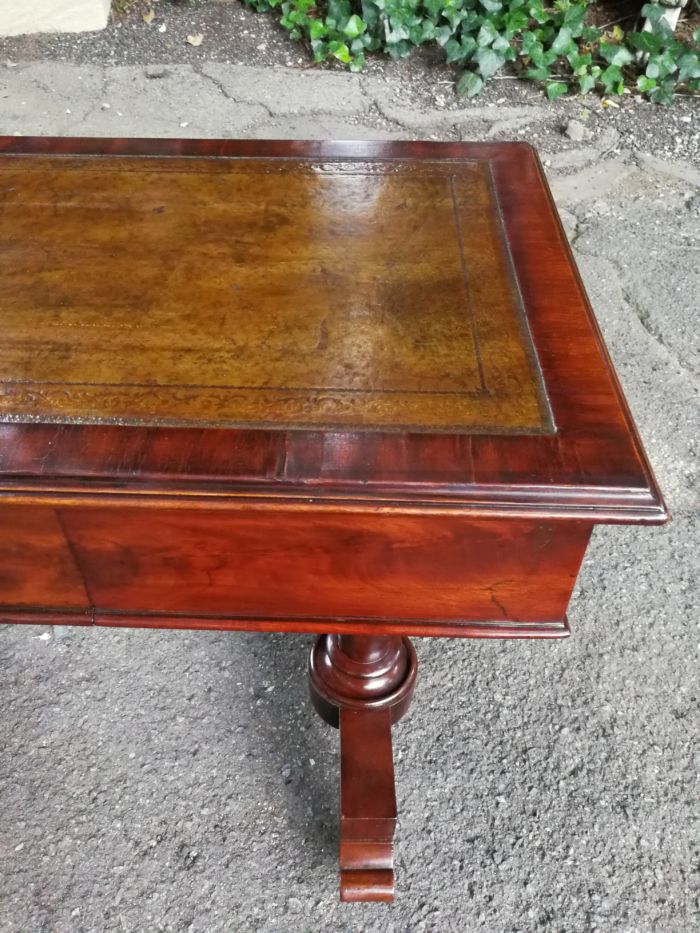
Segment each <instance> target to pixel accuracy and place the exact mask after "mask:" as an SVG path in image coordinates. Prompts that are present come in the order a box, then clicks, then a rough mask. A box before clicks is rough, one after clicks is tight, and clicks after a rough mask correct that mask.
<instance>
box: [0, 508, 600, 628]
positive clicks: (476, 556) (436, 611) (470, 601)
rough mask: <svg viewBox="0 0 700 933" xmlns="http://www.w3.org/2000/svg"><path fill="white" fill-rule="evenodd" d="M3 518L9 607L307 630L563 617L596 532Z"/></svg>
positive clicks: (572, 527) (348, 521) (379, 517)
mask: <svg viewBox="0 0 700 933" xmlns="http://www.w3.org/2000/svg"><path fill="white" fill-rule="evenodd" d="M0 515H2V517H3V522H2V525H3V529H4V539H5V540H6V542H7V541H9V542H11V543H10V545H9V546H8V545H7V543H6V548H5V552H4V555H5V557H6V563H5V576H4V577H3V584H2V586H1V587H0V604H2V605H4V606H10V605H14V606H16V605H28V604H30V605H34V606H37V607H42V606H47V607H57V606H59V605H64V606H65V607H66V608H71V607H76V606H84V605H86V604H87V605H89V606H90V607H91V608H92V609H93V610H94V611H95V612H96V613H97V614H98V615H101V614H105V613H107V614H109V613H116V614H120V613H121V614H125V615H127V616H138V615H144V616H146V615H158V614H166V615H168V614H169V615H173V616H190V617H194V616H197V617H212V618H217V619H221V620H225V619H231V620H234V619H238V620H249V621H250V622H251V626H250V627H255V624H254V623H255V620H256V619H259V620H263V619H264V620H275V619H279V620H288V621H291V622H292V623H293V621H294V620H299V622H300V623H302V622H307V623H308V622H313V620H317V621H318V623H319V624H318V625H308V624H306V625H302V624H300V625H299V628H300V629H301V628H304V629H305V630H315V629H322V628H323V625H322V621H323V620H326V619H364V620H376V621H378V622H381V621H389V620H396V621H406V622H421V621H425V622H426V623H429V622H431V621H432V622H434V623H439V622H441V621H444V622H451V621H464V620H470V621H496V622H499V621H506V620H508V621H514V622H533V623H540V622H555V621H557V622H561V621H562V620H563V619H564V616H565V612H566V607H567V604H568V601H569V597H570V595H571V591H572V589H573V586H574V583H575V580H576V575H577V573H578V569H579V566H580V563H581V560H582V558H583V554H584V551H585V547H586V544H587V542H588V538H589V535H590V525H588V524H585V523H576V522H551V523H542V522H533V521H522V520H517V521H508V520H504V519H492V520H479V521H475V520H469V519H467V518H462V517H459V516H450V515H405V514H404V515H395V514H387V513H378V512H375V513H367V512H365V513H359V512H347V511H340V510H339V511H337V512H333V511H321V510H316V511H314V510H311V511H294V510H280V511H270V510H259V509H255V508H249V507H240V508H238V509H235V510H226V511H213V510H212V511H197V510H186V509H173V510H154V509H146V508H134V507H131V508H116V507H103V508H86V507H65V508H62V509H60V510H58V511H57V512H53V511H52V510H48V509H46V510H44V509H39V508H37V509H31V508H6V509H5V510H4V511H3V512H2V513H0ZM64 535H65V537H64ZM98 621H105V620H104V619H103V618H99V619H98ZM107 621H109V620H107ZM114 621H117V620H114ZM148 624H157V620H156V621H155V622H151V623H148ZM222 627H225V626H223V625H222ZM231 627H234V626H231ZM235 627H245V626H235ZM268 627H273V626H268ZM280 627H282V626H280ZM286 627H290V626H289V625H287V626H286ZM292 627H293V625H292Z"/></svg>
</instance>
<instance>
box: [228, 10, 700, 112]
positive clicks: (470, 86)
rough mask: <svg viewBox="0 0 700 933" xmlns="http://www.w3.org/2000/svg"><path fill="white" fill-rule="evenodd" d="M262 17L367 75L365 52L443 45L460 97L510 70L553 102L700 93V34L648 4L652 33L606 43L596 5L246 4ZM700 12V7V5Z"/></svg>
mask: <svg viewBox="0 0 700 933" xmlns="http://www.w3.org/2000/svg"><path fill="white" fill-rule="evenodd" d="M244 2H245V3H247V4H248V5H249V6H251V7H253V8H254V9H255V10H258V11H259V12H264V11H267V10H270V9H273V10H276V11H277V12H278V14H279V16H280V22H281V23H282V25H283V26H284V27H285V29H287V30H289V33H290V35H291V37H292V38H293V39H302V40H305V41H306V42H308V44H309V45H310V47H311V52H312V54H313V57H314V60H315V61H317V62H322V61H326V60H332V59H335V60H337V61H339V62H342V63H343V64H345V65H347V66H348V67H349V68H350V69H351V70H352V71H361V70H362V68H363V67H364V64H365V56H366V54H367V53H368V52H384V53H386V54H387V55H390V56H391V57H392V58H395V59H398V58H403V57H404V56H406V55H408V54H409V53H410V52H411V50H412V49H414V48H415V47H416V46H420V45H424V44H426V43H431V42H436V43H437V44H438V45H439V46H440V47H441V48H442V49H443V50H444V53H445V57H446V59H447V61H448V62H449V63H450V64H453V65H455V66H457V67H458V68H460V69H461V70H462V74H461V77H460V78H459V79H458V81H457V92H458V93H459V94H461V95H463V96H465V97H474V96H475V95H476V94H478V93H479V92H480V91H481V89H482V87H483V86H484V84H485V82H486V81H488V80H489V78H492V77H493V76H494V75H495V74H496V73H497V72H498V71H500V69H501V68H502V67H503V65H504V64H505V63H506V62H515V64H516V68H517V70H518V72H519V73H521V74H524V75H525V76H526V77H528V78H530V79H531V80H533V81H538V82H541V83H543V85H544V88H545V92H546V94H547V96H548V97H549V99H550V100H556V98H557V97H560V96H561V95H562V94H566V93H567V92H568V91H569V90H573V91H576V92H578V93H580V94H588V93H589V92H590V91H593V90H599V91H601V92H602V93H603V94H605V95H608V96H611V95H619V94H622V93H623V92H624V90H625V87H629V86H632V87H634V88H636V89H637V91H638V92H640V93H642V94H644V95H646V96H647V97H648V98H649V99H650V100H652V101H654V102H655V103H659V104H669V103H671V101H672V100H673V96H674V94H675V92H676V90H677V89H678V88H679V87H681V88H683V89H684V90H686V91H689V92H691V93H696V92H698V91H699V90H700V30H696V32H695V34H694V36H693V41H691V42H689V43H684V42H680V41H678V40H677V39H676V38H675V36H674V34H673V32H672V31H671V30H670V29H669V27H668V25H667V24H666V21H665V20H664V19H663V18H662V17H663V11H664V8H663V7H662V6H659V5H657V4H654V3H648V4H646V6H644V7H643V8H642V14H643V15H644V16H646V17H647V18H648V19H649V21H650V23H651V26H652V28H651V31H646V32H628V33H625V32H623V31H622V29H620V28H619V27H615V29H613V31H612V33H605V34H603V33H602V32H601V30H600V29H597V28H596V27H595V26H592V25H589V24H588V22H587V13H588V7H589V0H553V3H552V5H551V6H549V5H547V6H546V5H545V0H244ZM696 3H699V4H700V0H696Z"/></svg>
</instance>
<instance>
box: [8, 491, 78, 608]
mask: <svg viewBox="0 0 700 933" xmlns="http://www.w3.org/2000/svg"><path fill="white" fill-rule="evenodd" d="M0 604H1V605H5V606H13V607H15V608H20V607H29V606H41V607H43V608H44V610H45V611H47V612H48V611H50V610H52V609H55V608H60V609H63V610H74V609H88V608H89V607H90V603H89V600H88V596H87V593H86V592H85V587H84V585H83V580H82V577H81V574H80V571H79V569H78V567H77V566H76V563H75V559H74V557H73V554H72V552H71V550H70V546H69V544H68V542H67V540H66V538H65V535H64V533H63V529H62V528H61V525H60V523H59V520H58V516H57V515H56V512H55V511H54V510H53V509H34V508H14V509H10V510H2V509H0Z"/></svg>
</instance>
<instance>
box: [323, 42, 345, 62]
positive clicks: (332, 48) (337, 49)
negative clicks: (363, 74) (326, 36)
mask: <svg viewBox="0 0 700 933" xmlns="http://www.w3.org/2000/svg"><path fill="white" fill-rule="evenodd" d="M328 51H329V52H330V54H331V55H332V56H333V58H337V59H338V61H339V62H344V63H345V64H346V65H347V64H349V63H350V49H349V48H348V47H347V44H346V43H345V42H339V41H337V40H335V41H333V42H329V43H328Z"/></svg>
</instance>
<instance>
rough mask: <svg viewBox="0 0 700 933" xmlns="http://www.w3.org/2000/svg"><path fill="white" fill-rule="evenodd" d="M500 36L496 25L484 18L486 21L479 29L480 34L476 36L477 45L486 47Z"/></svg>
mask: <svg viewBox="0 0 700 933" xmlns="http://www.w3.org/2000/svg"><path fill="white" fill-rule="evenodd" d="M497 38H498V32H497V31H496V27H495V26H494V25H493V23H492V22H490V21H489V20H484V23H483V25H482V27H481V29H480V30H479V34H478V35H477V37H476V42H477V45H478V46H479V47H480V48H486V46H488V45H491V43H492V42H493V41H494V39H497Z"/></svg>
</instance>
